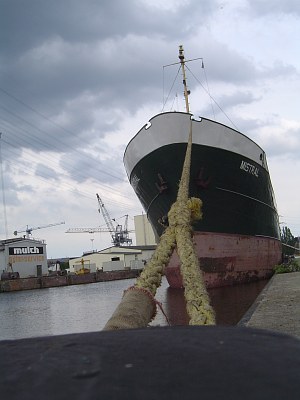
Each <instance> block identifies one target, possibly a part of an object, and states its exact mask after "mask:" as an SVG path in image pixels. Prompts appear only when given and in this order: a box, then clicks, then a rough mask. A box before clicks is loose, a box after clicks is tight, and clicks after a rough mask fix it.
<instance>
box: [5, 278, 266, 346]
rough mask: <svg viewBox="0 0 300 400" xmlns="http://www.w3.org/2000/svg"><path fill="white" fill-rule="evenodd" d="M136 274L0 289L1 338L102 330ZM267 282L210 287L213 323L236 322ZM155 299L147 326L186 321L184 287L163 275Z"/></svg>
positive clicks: (233, 323) (185, 323)
mask: <svg viewBox="0 0 300 400" xmlns="http://www.w3.org/2000/svg"><path fill="white" fill-rule="evenodd" d="M134 282H135V279H126V280H118V281H110V282H98V283H91V284H85V285H77V286H64V287H55V288H49V289H37V290H25V291H21V292H10V293H0V310H1V311H0V340H7V339H8V340H9V339H21V338H29V337H37V336H49V335H62V334H68V333H80V332H93V331H100V330H102V329H103V327H104V325H105V323H106V322H107V320H108V319H109V318H110V316H111V315H112V313H113V312H114V310H115V309H116V307H117V305H118V304H119V302H120V300H121V298H122V295H123V291H124V290H126V289H127V288H128V287H130V286H132V285H133V284H134ZM267 282H268V281H266V280H265V281H259V282H254V283H248V284H243V285H238V286H230V287H222V288H216V289H210V290H209V294H210V298H211V304H212V306H213V308H214V310H215V312H216V320H217V324H218V325H235V324H237V323H238V322H239V320H240V319H241V318H242V317H243V315H244V314H245V313H246V311H247V310H248V309H249V307H250V306H251V305H252V304H253V302H254V300H255V299H256V297H257V296H258V295H259V293H260V292H261V291H262V289H263V288H264V286H265V285H266V284H267ZM156 299H157V300H158V301H159V302H160V303H161V304H162V309H163V311H164V313H165V314H166V315H167V318H168V321H167V320H166V317H165V316H164V314H163V312H162V311H161V310H159V309H158V313H157V316H156V318H155V320H154V321H152V323H151V325H154V326H157V325H160V326H163V325H168V323H169V324H170V325H187V324H188V317H187V314H186V310H185V301H184V292H183V290H182V289H171V288H169V287H168V284H167V282H166V280H165V279H163V282H162V285H161V287H160V288H159V289H158V291H157V295H156Z"/></svg>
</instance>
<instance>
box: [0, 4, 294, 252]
mask: <svg viewBox="0 0 300 400" xmlns="http://www.w3.org/2000/svg"><path fill="white" fill-rule="evenodd" d="M0 27H1V28H0V30H1V35H0V42H1V43H0V121H1V124H0V131H1V132H2V137H1V160H2V163H1V188H0V189H1V193H0V239H5V238H6V237H12V236H13V232H14V231H18V232H22V231H23V230H25V229H26V227H27V226H28V227H33V228H36V227H41V226H47V225H50V224H54V223H58V222H61V221H65V225H57V226H53V227H47V228H43V229H41V230H39V229H36V230H33V232H32V233H33V237H36V238H42V239H45V240H46V242H47V253H48V257H49V258H50V257H53V258H57V257H71V256H79V255H81V254H82V252H83V251H89V250H91V249H94V250H95V249H98V250H100V249H102V248H105V247H107V246H109V245H110V237H109V234H107V233H101V234H99V233H97V234H96V233H95V234H93V235H91V234H87V233H84V234H67V233H65V231H66V230H67V229H68V228H73V227H89V226H91V227H95V226H103V227H105V225H104V220H103V218H102V216H101V215H100V214H99V213H98V203H97V199H96V193H99V195H100V197H101V198H102V199H103V201H104V203H105V206H106V208H107V210H108V211H109V213H110V215H111V217H112V218H115V219H116V221H117V222H119V223H121V224H122V223H123V222H124V215H125V214H128V215H129V224H130V227H131V228H133V217H134V215H137V214H140V213H142V211H143V210H142V208H141V206H140V204H139V202H138V200H137V198H136V196H135V194H134V192H133V190H132V188H131V187H130V185H129V183H128V181H127V177H126V174H125V170H124V167H123V161H122V159H123V153H124V150H125V147H126V144H127V143H128V141H129V140H130V139H131V138H132V136H133V135H134V134H135V133H136V132H137V131H138V130H139V129H140V128H141V127H142V126H143V125H144V124H145V123H146V122H147V121H148V119H149V118H151V117H152V116H153V115H155V114H157V113H159V112H161V111H162V110H163V109H164V110H166V111H168V110H170V109H172V110H174V109H175V110H179V111H183V110H184V101H183V95H182V89H181V88H180V81H181V78H180V79H178V80H177V81H176V83H175V84H174V86H173V88H172V90H171V91H169V89H170V88H171V87H172V84H173V81H174V79H175V76H176V73H177V67H169V68H163V66H164V65H166V64H171V63H173V62H177V60H178V58H177V54H178V46H179V45H180V44H182V45H183V46H184V49H185V55H186V58H198V57H202V58H203V60H204V66H205V68H204V70H203V69H202V68H201V62H200V61H194V62H191V63H190V64H189V70H188V76H187V79H188V84H189V87H190V89H191V92H192V94H191V98H190V103H191V110H192V112H193V113H194V114H195V115H197V116H198V115H201V116H204V117H207V118H215V119H217V120H218V121H220V122H222V123H225V124H227V125H229V126H233V127H235V128H238V129H239V130H241V131H242V132H243V133H245V134H247V135H248V136H249V137H251V138H252V139H253V140H254V141H256V142H257V143H258V144H259V145H261V146H262V147H263V148H264V150H265V151H266V153H267V158H268V164H269V169H270V173H271V178H272V182H273V187H274V190H275V194H276V199H277V205H278V212H279V215H280V221H281V222H282V224H284V225H287V226H289V227H290V229H291V231H292V233H293V234H294V236H298V235H300V207H299V194H300V186H299V177H300V159H299V153H300V113H299V103H300V102H299V98H300V74H299V72H300V54H299V43H300V2H299V1H296V0H285V1H282V0H268V1H266V0H251V1H250V0H230V1H228V2H227V1H221V0H220V1H218V0H126V1H125V0H107V1H106V0H85V1H81V0H53V1H45V0H0ZM163 71H164V73H163ZM203 87H204V89H203ZM207 91H209V93H210V94H211V96H212V98H213V99H214V100H215V101H216V103H214V102H213V101H212V100H211V99H210V97H209V96H208V95H207ZM166 99H167V100H168V101H167V102H166V104H165V105H163V104H164V102H165V100H166ZM221 110H222V112H221Z"/></svg>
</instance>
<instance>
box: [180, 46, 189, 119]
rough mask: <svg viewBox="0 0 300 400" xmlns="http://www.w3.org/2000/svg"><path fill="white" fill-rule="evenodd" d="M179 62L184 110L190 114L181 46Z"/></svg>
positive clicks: (181, 47)
mask: <svg viewBox="0 0 300 400" xmlns="http://www.w3.org/2000/svg"><path fill="white" fill-rule="evenodd" d="M178 57H179V60H180V64H181V69H182V77H183V87H184V99H185V108H186V112H187V113H189V112H190V106H189V94H190V93H191V92H190V91H189V90H188V88H187V85H186V75H185V59H184V54H183V46H182V45H180V46H179V56H178Z"/></svg>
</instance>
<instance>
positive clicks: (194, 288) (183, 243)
mask: <svg viewBox="0 0 300 400" xmlns="http://www.w3.org/2000/svg"><path fill="white" fill-rule="evenodd" d="M191 153H192V121H191V123H190V133H189V140H188V145H187V150H186V155H185V160H184V165H183V170H182V175H181V180H180V184H179V189H178V194H177V200H176V202H175V203H174V204H173V205H172V207H171V209H170V211H169V213H168V220H169V226H168V227H167V228H166V230H165V232H164V233H163V234H162V236H161V237H160V241H159V244H158V245H157V248H156V250H155V252H154V254H153V256H152V258H151V260H150V261H149V263H147V264H146V266H145V268H144V270H143V271H142V273H141V275H140V276H139V277H138V278H137V280H136V283H135V285H134V286H132V287H130V288H129V289H128V290H126V291H125V292H124V295H123V298H122V300H121V303H120V304H119V306H118V307H117V309H116V310H115V312H114V313H113V315H112V317H111V318H110V319H109V320H108V322H107V323H106V325H105V327H104V330H117V329H126V328H143V327H146V326H147V325H148V323H149V322H151V320H152V319H153V318H154V317H155V314H156V304H157V302H156V300H155V299H154V296H155V294H156V290H157V288H158V287H159V286H160V284H161V279H162V275H163V273H164V268H165V266H166V265H167V264H168V262H169V259H170V257H171V255H172V252H173V250H174V248H175V246H176V245H177V252H178V256H179V259H180V262H181V275H182V278H183V284H184V295H185V300H186V307H187V312H188V315H189V317H190V321H189V324H190V325H214V324H215V315H214V311H213V309H212V307H211V305H210V302H209V296H208V294H207V291H206V287H205V283H204V279H203V275H202V272H201V270H200V267H199V262H198V257H197V254H196V252H195V249H194V246H193V241H192V227H191V225H192V222H193V220H196V219H201V218H202V212H201V206H202V201H201V200H200V199H198V198H191V199H189V197H188V194H189V182H190V166H191Z"/></svg>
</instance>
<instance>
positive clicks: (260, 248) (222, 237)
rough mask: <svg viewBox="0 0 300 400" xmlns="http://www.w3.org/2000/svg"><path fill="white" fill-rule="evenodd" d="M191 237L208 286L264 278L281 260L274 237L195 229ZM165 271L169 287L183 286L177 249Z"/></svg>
mask: <svg viewBox="0 0 300 400" xmlns="http://www.w3.org/2000/svg"><path fill="white" fill-rule="evenodd" d="M193 241H194V246H195V249H196V252H197V255H198V259H199V263H200V268H201V270H202V272H203V273H204V280H205V284H206V287H207V288H214V287H220V286H228V285H235V284H239V283H247V282H252V281H257V280H260V279H267V278H269V277H271V276H272V274H273V267H274V265H276V264H280V262H281V256H282V249H281V242H280V241H279V240H277V239H273V238H268V237H260V236H243V235H232V234H220V233H206V232H195V233H194V237H193ZM165 275H166V278H167V280H168V283H169V285H170V287H172V288H182V287H184V284H183V281H182V276H181V273H180V261H179V258H178V255H177V253H176V251H174V253H173V255H172V257H171V259H170V262H169V264H168V265H167V267H166V268H165Z"/></svg>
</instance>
